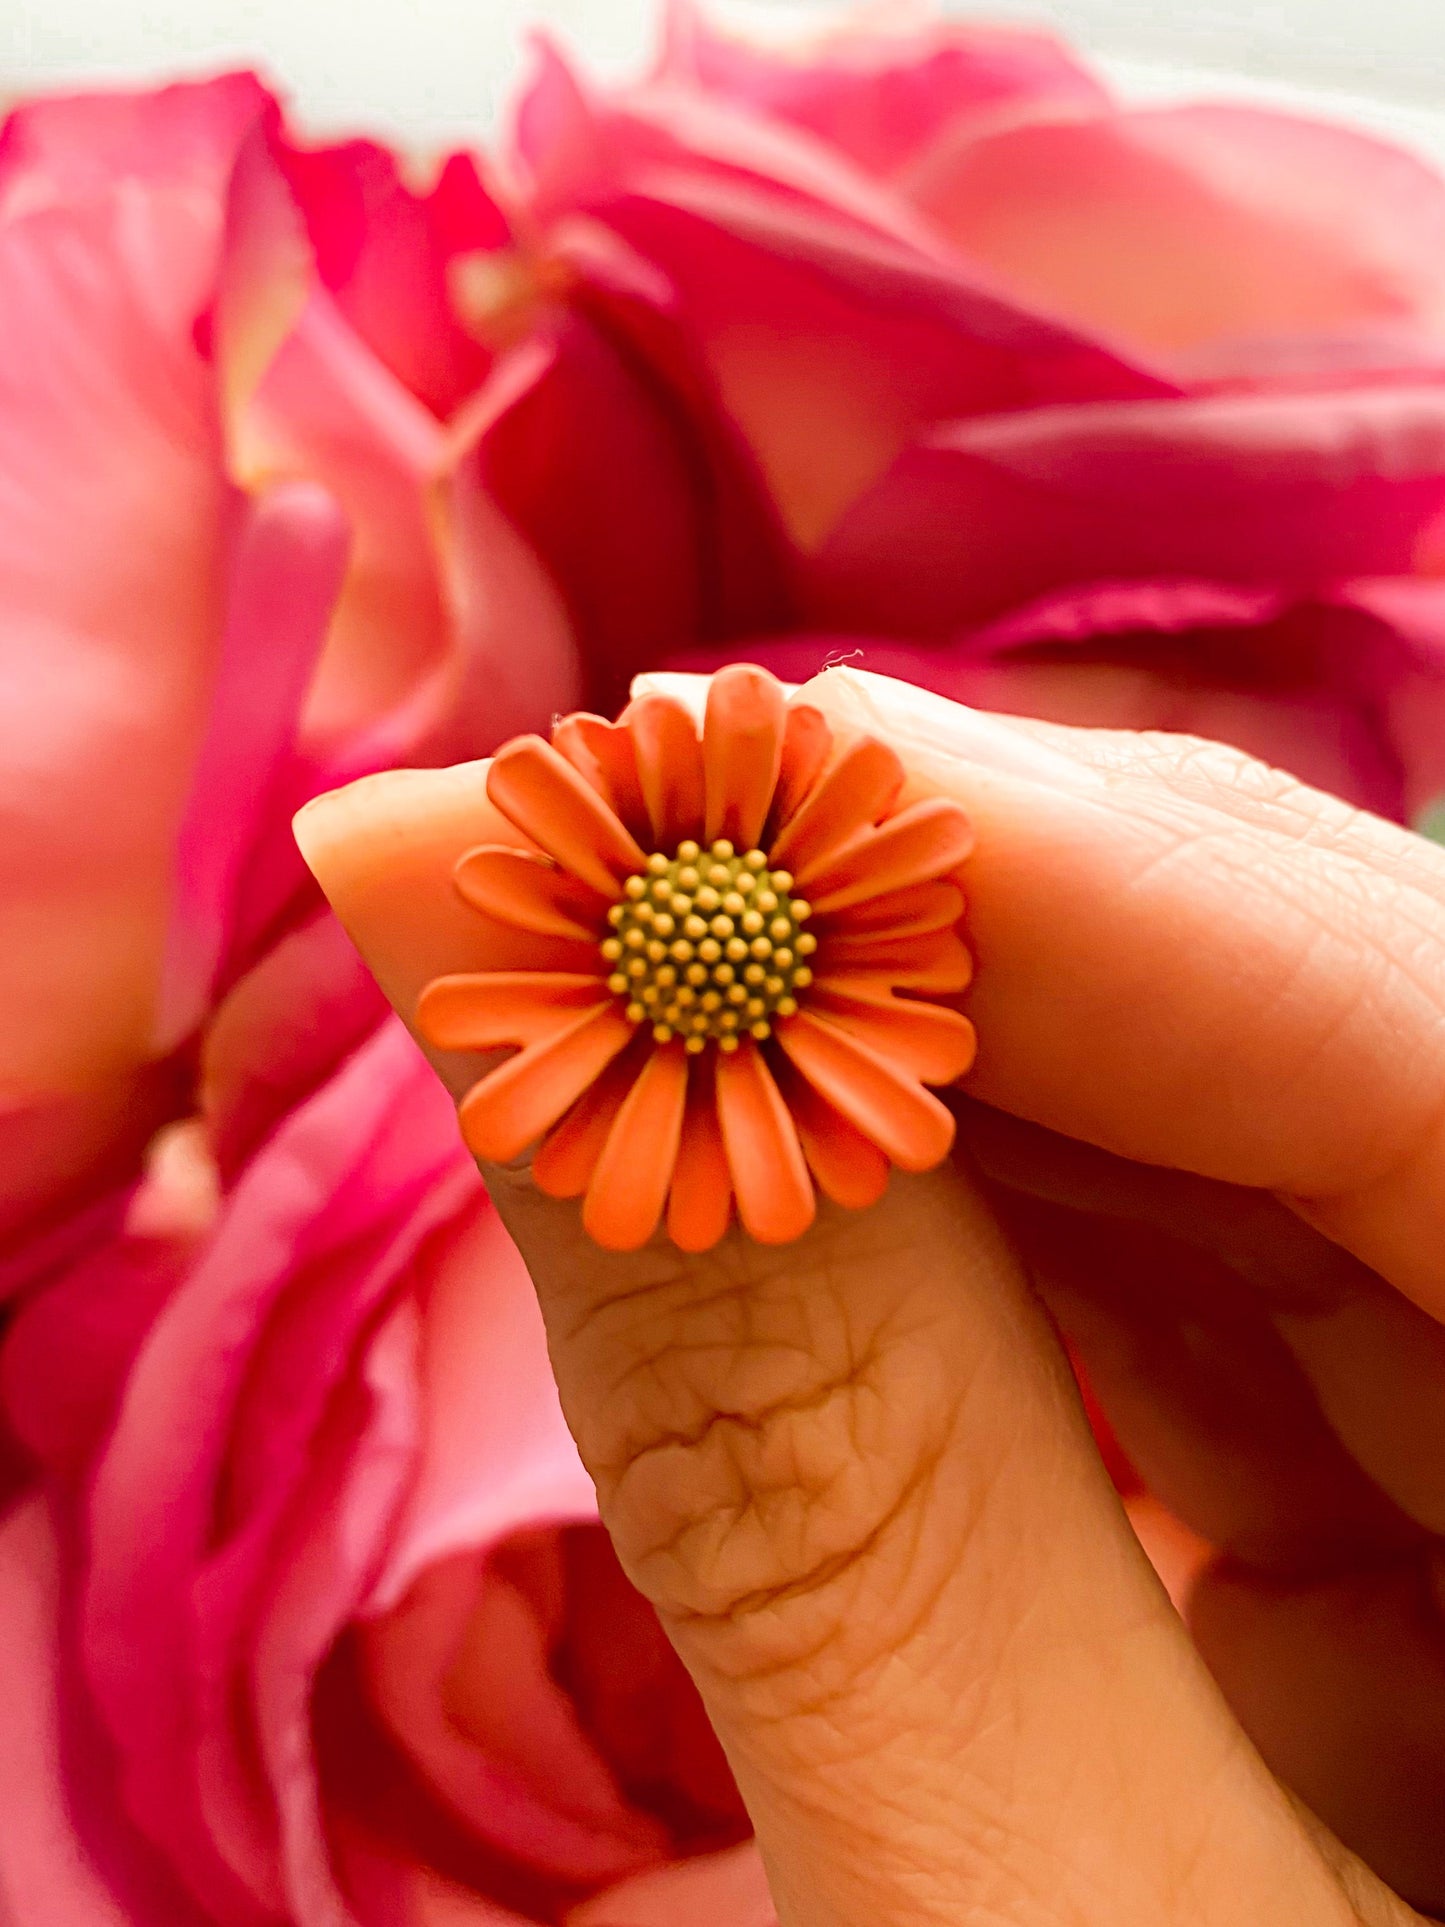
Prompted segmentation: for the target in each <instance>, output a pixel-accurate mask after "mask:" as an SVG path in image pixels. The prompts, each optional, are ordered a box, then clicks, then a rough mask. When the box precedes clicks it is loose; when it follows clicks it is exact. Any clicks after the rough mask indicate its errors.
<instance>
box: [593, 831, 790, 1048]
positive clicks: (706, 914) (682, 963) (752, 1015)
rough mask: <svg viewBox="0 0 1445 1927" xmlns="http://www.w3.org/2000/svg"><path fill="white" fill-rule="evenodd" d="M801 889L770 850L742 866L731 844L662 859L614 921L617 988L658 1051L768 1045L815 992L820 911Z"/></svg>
mask: <svg viewBox="0 0 1445 1927" xmlns="http://www.w3.org/2000/svg"><path fill="white" fill-rule="evenodd" d="M792 888H793V879H792V877H791V876H790V875H789V874H788V872H787V871H786V870H770V869H769V868H768V859H767V857H766V856H765V855H764V854H763V852H762V851H761V850H749V851H748V852H747V853H746V855H743V856H739V855H738V853H737V852H736V851H735V850H734V849H733V846H732V844H731V843H729V842H728V841H727V839H726V837H722V838H719V840H718V841H717V842H716V843H714V844H713V845H712V846H711V848H709V849H706V850H705V849H703V848H702V846H701V845H700V844H697V843H694V842H692V841H690V840H689V841H688V842H686V843H679V844H678V846H677V855H676V856H664V855H663V854H662V852H661V851H658V852H656V853H655V854H654V855H652V856H650V857H649V858H648V859H647V868H646V869H645V870H643V871H640V872H639V873H638V874H637V875H636V876H630V877H629V878H628V879H627V882H626V883H625V884H624V885H623V899H622V902H621V903H617V904H614V905H613V907H612V908H611V909H610V910H609V911H608V913H607V921H608V923H609V924H611V926H612V934H611V935H610V936H609V937H608V938H607V939H606V940H605V942H604V943H603V945H602V955H603V958H604V960H605V961H606V963H607V966H608V970H609V973H610V974H609V975H608V978H607V988H608V989H609V990H610V991H612V992H613V993H614V995H616V996H618V997H625V998H626V999H627V1015H628V1016H629V1017H630V1018H631V1020H632V1022H633V1023H634V1024H651V1026H652V1034H653V1036H654V1037H655V1038H656V1039H657V1041H658V1043H659V1044H666V1043H669V1042H670V1041H671V1040H672V1039H673V1038H674V1037H681V1038H682V1039H683V1040H684V1041H685V1043H686V1045H687V1048H688V1050H689V1051H690V1052H694V1053H696V1052H698V1051H700V1050H703V1049H704V1048H705V1047H706V1046H707V1045H708V1044H709V1043H715V1044H716V1045H717V1047H718V1049H719V1050H724V1051H733V1050H736V1049H737V1047H738V1042H739V1040H740V1039H741V1038H742V1037H744V1036H749V1037H756V1038H757V1039H758V1041H759V1042H760V1043H761V1042H762V1041H763V1040H764V1039H765V1038H767V1037H770V1036H771V1035H772V1021H771V1020H772V1019H773V1018H774V1017H791V1016H792V1014H793V1012H794V1011H795V1010H796V1009H797V1008H798V993H799V991H801V990H806V989H807V987H808V985H809V984H810V983H811V982H812V981H813V973H812V971H811V969H810V968H809V967H808V958H809V957H811V956H812V954H813V952H814V951H815V950H816V949H817V948H818V939H817V938H816V937H815V936H814V935H813V934H812V932H811V931H808V930H804V928H803V925H804V924H805V923H806V922H807V921H808V918H809V917H810V916H811V915H812V911H811V908H810V906H809V905H808V904H806V903H804V902H803V900H802V898H801V897H795V896H793V895H792V894H791V893H792Z"/></svg>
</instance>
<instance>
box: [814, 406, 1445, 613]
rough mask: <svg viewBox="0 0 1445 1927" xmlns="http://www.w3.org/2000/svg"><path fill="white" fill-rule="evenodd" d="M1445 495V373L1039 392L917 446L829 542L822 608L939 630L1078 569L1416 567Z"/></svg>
mask: <svg viewBox="0 0 1445 1927" xmlns="http://www.w3.org/2000/svg"><path fill="white" fill-rule="evenodd" d="M1442 513H1445V384H1441V385H1439V386H1430V385H1424V384H1417V385H1414V386H1409V387H1401V388H1384V387H1381V388H1371V387H1359V388H1354V389H1343V390H1335V391H1332V392H1329V393H1319V394H1302V395H1280V396H1228V397H1214V398H1206V399H1201V400H1195V401H1184V402H1170V403H1150V402H1141V403H1134V404H1129V405H1114V404H1099V405H1095V406H1092V407H1082V406H1081V407H1076V408H1067V409H1066V408H1046V409H1045V408H1041V409H1035V410H1030V411H1027V412H1023V413H1019V414H1014V415H1009V416H1001V417H995V418H993V419H990V420H981V421H972V422H960V423H956V424H950V425H949V426H947V427H944V428H940V429H938V430H936V431H935V432H934V433H933V434H931V435H930V436H928V437H927V438H926V439H925V440H924V441H921V442H920V443H919V444H918V445H917V446H915V447H914V448H912V449H911V450H910V451H909V452H908V453H907V454H905V455H904V456H902V457H901V458H900V460H899V461H898V462H897V463H896V464H895V465H894V467H893V468H892V469H891V470H890V471H889V473H888V474H887V475H886V476H885V477H884V478H883V480H882V481H881V482H880V483H879V484H878V485H877V487H876V488H874V489H873V490H872V491H871V492H870V493H869V494H868V495H866V496H865V497H864V498H863V499H862V500H861V501H860V502H859V503H858V504H857V505H856V506H855V507H854V508H853V509H852V510H851V511H850V512H849V514H848V515H846V516H845V517H844V519H843V522H842V523H841V525H840V526H839V527H838V528H837V529H836V530H835V532H834V534H833V536H832V538H831V539H830V541H829V543H828V545H827V547H826V548H825V549H824V550H823V552H822V553H821V554H820V556H819V557H818V561H817V571H818V573H817V586H816V590H815V608H816V611H817V615H818V617H819V619H820V620H819V624H818V626H820V627H826V628H829V629H836V628H841V627H844V626H846V627H848V628H850V629H863V630H871V631H874V632H876V633H881V634H888V633H893V634H898V633H900V632H902V633H912V634H919V633H929V632H931V633H934V634H942V633H948V632H951V631H956V630H958V629H961V628H964V627H969V626H972V625H974V624H976V623H978V622H981V621H987V620H990V619H992V618H994V617H996V616H998V615H999V614H1001V613H1002V612H1003V611H1005V610H1006V609H1008V608H1010V607H1011V606H1014V605H1017V604H1019V603H1021V602H1026V601H1030V600H1032V599H1034V598H1035V597H1037V596H1040V595H1042V594H1044V593H1046V592H1047V591H1049V590H1052V589H1055V588H1062V587H1064V586H1065V585H1067V584H1068V583H1070V582H1088V581H1097V580H1100V579H1104V580H1109V579H1120V578H1125V577H1156V576H1178V575H1183V576H1191V577H1202V578H1205V579H1210V578H1214V579H1222V580H1225V581H1229V582H1232V583H1236V584H1241V585H1243V584H1254V585H1257V586H1268V585H1270V584H1271V583H1278V582H1287V583H1288V584H1290V585H1291V586H1292V588H1293V589H1294V590H1295V591H1296V592H1297V593H1298V592H1301V591H1303V590H1305V589H1306V588H1308V587H1310V586H1318V587H1319V588H1321V589H1324V588H1327V587H1328V586H1329V585H1330V584H1332V583H1336V582H1339V581H1342V580H1345V579H1347V578H1349V577H1352V576H1356V575H1387V574H1393V573H1397V572H1398V573H1401V574H1408V573H1409V572H1410V571H1411V570H1413V569H1414V568H1416V567H1417V566H1419V565H1420V564H1421V563H1422V562H1424V561H1425V560H1426V559H1427V558H1429V557H1430V556H1431V555H1432V554H1433V553H1434V551H1435V548H1436V547H1437V546H1438V535H1437V533H1436V525H1437V523H1438V520H1439V518H1440V516H1441V514H1442ZM963 531H966V537H965V536H964V535H963V534H962V533H961V532H963Z"/></svg>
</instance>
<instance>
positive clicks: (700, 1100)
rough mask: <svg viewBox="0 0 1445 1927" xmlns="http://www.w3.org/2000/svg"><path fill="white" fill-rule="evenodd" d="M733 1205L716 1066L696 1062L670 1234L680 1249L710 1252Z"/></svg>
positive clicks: (672, 1201) (671, 1203) (690, 1082)
mask: <svg viewBox="0 0 1445 1927" xmlns="http://www.w3.org/2000/svg"><path fill="white" fill-rule="evenodd" d="M732 1209H733V1185H732V1178H731V1176H730V1175H729V1173H728V1161H727V1153H726V1151H725V1150H724V1149H723V1141H722V1129H721V1127H720V1126H719V1124H718V1120H717V1095H716V1091H715V1089H714V1085H713V1078H712V1067H711V1065H710V1064H707V1063H705V1062H704V1063H698V1064H695V1065H694V1066H693V1068H692V1074H691V1076H690V1077H689V1078H688V1086H687V1111H686V1113H685V1115H684V1117H683V1122H682V1142H681V1144H680V1145H679V1146H678V1151H677V1168H676V1169H675V1170H674V1172H673V1174H672V1189H671V1191H670V1192H669V1193H668V1198H667V1234H668V1236H669V1237H670V1238H671V1239H672V1242H673V1243H674V1244H675V1245H676V1246H677V1248H678V1250H679V1251H693V1252H697V1251H711V1250H712V1248H713V1246H714V1245H715V1244H716V1243H717V1241H718V1239H719V1238H721V1237H722V1235H723V1233H724V1232H725V1231H726V1230H727V1228H728V1220H729V1219H730V1218H731V1216H732Z"/></svg>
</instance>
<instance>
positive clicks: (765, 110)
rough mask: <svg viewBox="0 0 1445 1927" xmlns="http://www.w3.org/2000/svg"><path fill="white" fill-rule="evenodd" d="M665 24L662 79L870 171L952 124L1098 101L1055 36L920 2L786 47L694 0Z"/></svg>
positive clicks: (1095, 86) (889, 168) (901, 160)
mask: <svg viewBox="0 0 1445 1927" xmlns="http://www.w3.org/2000/svg"><path fill="white" fill-rule="evenodd" d="M668 27H669V31H668V37H667V46H666V51H665V54H664V59H663V66H662V74H663V76H664V77H665V78H667V79H670V80H675V81H681V82H690V83H692V84H693V85H694V86H698V87H701V88H704V89H706V90H707V91H708V92H710V93H717V94H722V95H724V96H725V97H727V98H728V99H730V100H736V101H738V102H740V103H741V104H743V105H745V106H747V107H750V108H752V109H754V111H756V112H758V113H762V114H767V115H770V116H772V117H774V118H776V119H779V120H785V121H788V122H790V123H791V124H792V125H793V126H796V127H799V128H802V129H804V130H806V131H807V132H808V133H810V134H813V135H816V136H817V138H818V139H819V140H821V141H825V142H826V143H827V144H828V145H829V146H830V147H834V148H837V149H838V150H839V151H840V152H841V153H844V154H846V155H847V156H848V157H849V159H850V160H852V161H854V162H855V163H856V164H857V165H858V166H859V167H862V168H864V169H866V170H867V171H868V172H869V173H872V174H880V175H892V174H894V173H896V172H897V171H898V170H899V169H900V168H901V167H903V166H905V165H906V164H907V162H908V161H909V160H910V159H911V158H912V156H913V155H914V154H915V153H917V151H918V150H919V149H920V148H923V147H926V146H927V145H928V144H929V143H930V142H931V141H933V140H935V139H936V138H937V137H938V136H939V134H940V133H941V132H942V130H944V129H945V128H948V127H951V126H954V125H956V124H958V123H962V124H963V125H965V126H971V125H976V124H977V122H978V121H979V120H980V119H981V118H983V119H991V118H993V117H994V116H996V115H998V114H999V113H1000V111H1001V110H1010V111H1012V112H1026V111H1039V110H1041V109H1042V110H1048V109H1051V108H1052V109H1056V108H1058V107H1061V106H1062V107H1074V108H1078V107H1088V106H1097V105H1101V104H1102V103H1103V101H1104V99H1105V95H1104V90H1103V88H1102V87H1101V86H1100V84H1099V82H1098V81H1097V80H1095V78H1094V77H1093V75H1092V74H1090V73H1089V72H1088V70H1087V69H1086V68H1084V67H1082V66H1081V65H1080V64H1079V62H1078V61H1077V60H1076V59H1075V58H1074V56H1073V55H1072V54H1071V53H1070V52H1069V50H1068V49H1067V47H1065V46H1064V45H1063V44H1062V42H1060V41H1058V40H1055V39H1054V38H1053V37H1052V35H1049V34H1043V33H1035V32H1030V31H1028V30H1027V29H1021V28H1016V27H995V26H990V25H985V24H975V23H974V22H972V21H970V22H967V23H964V22H961V21H960V22H956V23H955V22H953V21H943V20H939V19H936V18H935V17H934V16H933V15H932V13H931V12H925V11H924V9H922V8H916V9H915V8H909V7H890V8H889V9H887V10H884V9H881V8H879V9H874V11H873V13H872V15H871V16H869V15H864V16H863V17H862V18H861V19H859V20H857V21H852V20H845V21H843V22H841V23H839V24H838V25H837V26H833V27H825V29H824V31H823V32H821V33H820V34H818V35H817V36H815V37H814V38H812V39H811V40H808V41H799V42H797V43H794V44H789V45H786V46H783V47H775V46H769V45H764V44H763V43H762V42H760V41H750V40H747V39H744V38H743V37H742V36H737V37H734V36H732V35H730V34H726V33H724V32H723V31H722V30H721V29H719V28H718V27H717V26H716V24H715V23H714V22H713V21H711V20H709V19H708V17H707V15H706V13H705V12H704V11H703V10H702V9H701V8H699V7H695V6H694V5H693V4H692V3H691V0H675V4H674V5H673V6H672V8H671V9H670V11H669V15H668Z"/></svg>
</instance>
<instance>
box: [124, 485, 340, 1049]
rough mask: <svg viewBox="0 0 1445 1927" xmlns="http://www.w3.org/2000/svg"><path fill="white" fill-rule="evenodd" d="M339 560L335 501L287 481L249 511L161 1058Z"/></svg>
mask: <svg viewBox="0 0 1445 1927" xmlns="http://www.w3.org/2000/svg"><path fill="white" fill-rule="evenodd" d="M346 554H347V531H346V525H345V523H344V521H343V520H342V518H341V515H340V514H339V512H338V510H337V508H336V505H335V504H334V502H332V500H331V499H330V497H329V496H327V495H325V494H324V493H323V492H322V491H321V490H320V489H319V488H316V487H314V486H313V485H311V484H309V483H301V482H294V483H290V484H283V485H282V486H280V487H278V488H276V489H273V490H272V491H271V492H270V493H269V494H268V495H266V496H263V497H262V498H261V499H260V500H259V501H258V502H257V503H256V504H255V505H254V506H253V507H252V508H251V509H250V511H249V513H248V517H247V523H246V526H245V528H244V529H243V530H242V532H241V535H240V538H239V541H238V544H237V553H236V557H235V561H234V563H233V565H232V572H231V586H230V598H229V609H228V611H227V619H226V625H225V628H224V630H223V631H222V635H221V645H220V661H219V663H218V665H217V668H216V671H215V676H214V681H213V684H212V690H211V713H210V724H209V727H208V729H207V731H206V734H205V736H204V738H203V739H202V742H201V747H200V752H199V755H198V757H197V759H196V763H195V767H194V769H193V772H192V777H191V802H190V804H189V806H188V808H187V811H186V815H185V818H184V820H183V822H182V824H181V829H180V835H179V837H178V839H177V843H176V858H175V865H176V868H175V876H176V884H175V895H174V898H173V900H172V908H171V928H170V939H169V942H168V944H167V949H166V956H165V961H164V966H163V969H162V975H161V985H160V992H159V1007H158V1009H157V1013H156V1033H155V1038H154V1045H155V1048H156V1050H157V1052H158V1053H159V1052H162V1051H164V1050H166V1049H168V1048H169V1047H170V1046H171V1045H173V1044H174V1043H176V1042H177V1041H178V1040H179V1039H180V1038H182V1037H184V1036H186V1035H187V1033H188V1032H189V1031H190V1030H191V1029H192V1028H193V1027H194V1026H195V1024H196V1023H197V1022H198V1021H199V1018H200V1016H201V1013H202V1011H203V1010H204V1008H205V1006H206V1004H207V1002H208V1000H209V996H210V992H211V990H212V987H213V985H214V982H215V977H216V972H217V968H218V965H219V963H220V961H221V958H222V957H223V955H224V954H225V949H226V943H227V938H228V936H229V935H230V930H229V923H230V906H231V903H232V901H233V899H234V896H235V893H236V887H237V883H238V881H239V879H240V877H241V875H242V873H243V871H244V869H245V866H246V863H247V859H248V857H249V856H250V854H251V846H252V841H253V838H254V835H255V829H256V824H257V820H258V819H259V818H260V817H261V815H262V813H263V811H264V808H265V805H266V803H267V801H268V800H269V796H270V793H271V791H272V789H273V786H275V785H276V784H277V783H278V782H279V781H281V780H282V779H283V778H284V776H285V774H286V773H287V765H288V762H289V760H290V758H291V757H292V755H293V753H294V743H295V738H296V733H297V726H298V722H299V717H300V713H301V710H302V706H303V704H304V701H305V697H306V692H307V689H308V687H309V685H310V681H311V678H312V676H313V674H314V672H315V667H316V662H317V659H318V657H319V655H320V653H321V648H322V645H323V643H324V641H325V639H326V632H327V625H328V622H329V620H330V616H331V610H332V605H333V603H334V602H335V599H336V595H337V592H338V590H339V589H340V586H341V579H342V574H343V571H344V569H345V565H346Z"/></svg>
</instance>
